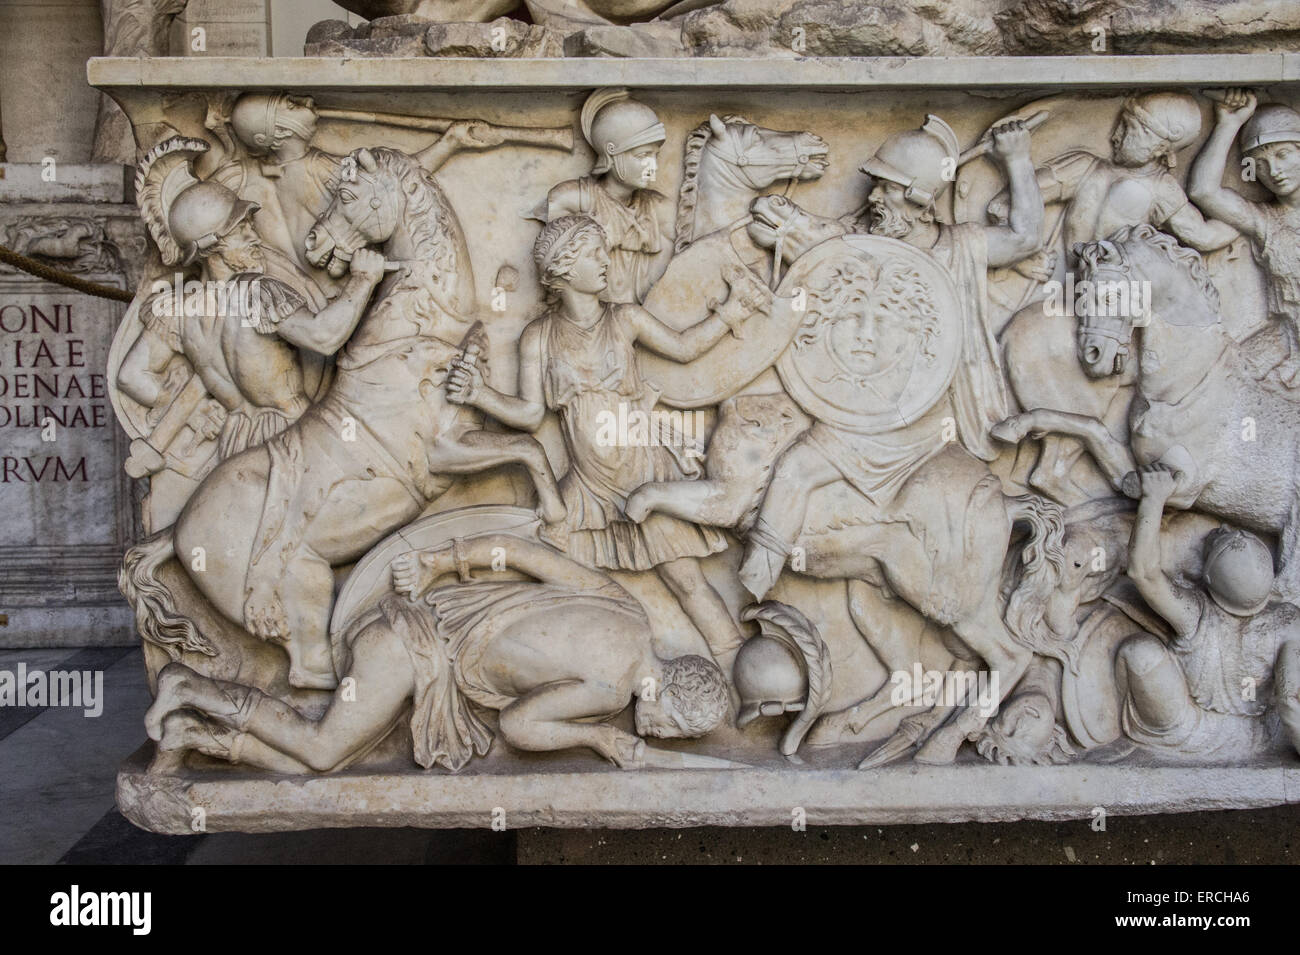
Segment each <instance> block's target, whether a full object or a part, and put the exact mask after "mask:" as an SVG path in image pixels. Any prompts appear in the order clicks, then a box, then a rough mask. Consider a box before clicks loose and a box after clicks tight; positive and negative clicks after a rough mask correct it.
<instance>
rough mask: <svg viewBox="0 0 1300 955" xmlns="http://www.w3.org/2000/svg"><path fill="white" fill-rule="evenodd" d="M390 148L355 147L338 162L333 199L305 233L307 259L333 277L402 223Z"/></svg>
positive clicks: (401, 200) (400, 187)
mask: <svg viewBox="0 0 1300 955" xmlns="http://www.w3.org/2000/svg"><path fill="white" fill-rule="evenodd" d="M390 152H392V150H381V149H374V150H371V149H357V150H354V151H353V152H352V153H350V154H349V155H347V156H344V157H343V158H342V159H341V160H340V161H339V171H338V184H337V186H336V187H335V189H334V197H333V198H332V199H331V200H330V204H329V205H328V206H327V207H326V209H325V211H324V212H322V213H321V214H320V215H319V216H318V217H317V218H316V222H315V223H314V224H313V225H312V228H311V231H310V232H308V233H307V240H306V250H307V261H308V262H310V263H311V264H312V265H314V266H316V267H317V268H322V269H325V270H327V271H328V272H329V274H330V275H332V276H333V277H335V278H338V277H339V276H341V275H342V274H343V273H344V272H346V271H347V267H348V263H349V262H350V261H351V260H352V255H353V253H355V252H356V251H357V249H360V248H362V247H364V246H367V245H380V244H382V243H384V242H387V241H388V240H389V239H390V238H392V235H393V233H394V232H395V231H397V227H398V224H399V223H400V222H401V218H402V215H401V213H402V210H403V208H404V206H405V201H404V200H405V197H406V189H405V188H404V187H403V183H402V177H401V175H400V173H399V171H398V169H397V168H396V166H395V164H393V163H392V162H388V161H385V160H386V159H388V157H387V156H386V155H385V154H386V153H390Z"/></svg>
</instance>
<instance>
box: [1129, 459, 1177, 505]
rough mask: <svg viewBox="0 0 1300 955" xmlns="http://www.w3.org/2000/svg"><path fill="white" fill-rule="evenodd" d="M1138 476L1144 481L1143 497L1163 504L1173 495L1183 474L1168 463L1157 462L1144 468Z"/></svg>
mask: <svg viewBox="0 0 1300 955" xmlns="http://www.w3.org/2000/svg"><path fill="white" fill-rule="evenodd" d="M1138 476H1139V477H1140V478H1141V481H1142V499H1143V500H1151V501H1158V502H1159V503H1161V504H1163V503H1164V502H1165V501H1167V500H1169V498H1170V497H1172V496H1173V493H1174V491H1175V490H1176V489H1177V487H1178V478H1179V477H1180V476H1181V475H1180V474H1179V473H1178V472H1177V471H1174V470H1173V469H1171V468H1170V467H1169V466H1168V465H1165V464H1159V463H1157V464H1152V465H1151V466H1150V467H1145V468H1142V469H1141V470H1140V471H1138Z"/></svg>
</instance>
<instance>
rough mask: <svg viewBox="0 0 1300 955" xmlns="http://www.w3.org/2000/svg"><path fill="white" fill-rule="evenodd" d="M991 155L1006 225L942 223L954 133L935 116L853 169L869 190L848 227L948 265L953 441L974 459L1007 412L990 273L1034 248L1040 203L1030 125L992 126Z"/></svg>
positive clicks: (990, 455)
mask: <svg viewBox="0 0 1300 955" xmlns="http://www.w3.org/2000/svg"><path fill="white" fill-rule="evenodd" d="M991 136H992V140H993V147H992V150H991V155H993V156H994V157H995V158H997V159H998V160H1000V161H1001V162H1002V163H1003V165H1004V166H1005V168H1006V172H1007V179H1008V182H1009V186H1010V190H1011V207H1012V208H1011V215H1010V217H1009V221H1008V222H1007V223H1006V224H1001V225H992V226H985V225H981V224H979V223H975V222H961V223H956V224H948V223H942V222H940V221H939V219H938V211H937V203H938V201H939V199H940V198H941V197H942V196H943V194H944V193H945V192H946V191H947V189H948V186H949V184H950V183H951V182H952V180H953V179H955V178H956V169H957V163H958V159H959V157H960V149H959V147H958V144H957V136H956V134H955V133H953V131H952V128H951V127H950V126H949V125H948V124H947V123H945V122H944V121H943V120H942V119H940V118H939V117H938V116H933V115H929V116H926V118H925V122H924V123H923V124H922V125H921V127H920V128H919V129H913V130H907V131H905V132H901V133H895V134H894V135H893V136H890V137H889V138H888V139H886V140H885V142H884V143H882V144H881V145H880V148H879V149H877V150H876V153H875V155H873V156H872V157H871V158H870V159H868V160H867V161H866V162H865V163H863V164H862V166H861V167H860V169H861V171H862V172H863V173H865V174H866V175H868V176H870V177H871V180H872V188H871V191H870V193H869V194H868V197H867V203H866V206H865V207H864V209H863V210H862V211H861V212H859V213H858V214H857V215H856V216H855V225H857V226H858V227H859V229H861V230H862V231H866V232H870V233H871V234H873V235H883V236H887V237H889V238H894V239H902V240H903V241H904V242H907V243H908V244H910V245H914V246H916V247H917V248H920V249H924V250H925V251H927V252H929V253H930V254H931V255H933V256H935V257H936V258H937V259H938V260H939V261H940V262H941V263H943V265H945V266H946V267H947V269H948V271H949V273H950V274H951V276H952V279H953V282H954V284H955V285H956V286H957V289H958V292H959V293H960V296H961V299H962V318H963V321H962V325H963V329H964V342H965V344H964V345H963V350H962V360H961V363H960V365H959V366H958V370H957V376H956V378H955V379H954V381H953V385H952V402H953V414H954V418H955V421H956V425H957V437H958V439H959V440H960V441H961V444H962V446H963V447H965V448H966V450H968V451H969V452H971V453H972V454H974V455H975V456H976V457H979V458H982V459H983V460H985V461H991V460H993V459H994V458H995V457H997V454H998V450H999V449H998V448H997V447H996V446H995V444H994V442H993V441H992V439H991V438H990V437H989V429H990V428H991V427H992V426H993V425H995V424H997V422H999V421H1001V420H1002V419H1003V418H1004V417H1006V415H1007V413H1008V411H1009V402H1008V396H1007V385H1006V379H1005V376H1004V373H1003V369H1002V360H1001V349H1000V348H999V346H998V343H997V340H996V338H995V330H994V329H993V328H992V327H991V326H990V323H989V317H988V292H987V287H988V270H989V269H990V268H997V267H999V266H1003V265H1010V264H1011V263H1013V262H1017V261H1019V260H1020V259H1023V258H1024V257H1025V256H1027V255H1029V254H1031V253H1032V252H1034V251H1035V250H1036V249H1037V248H1038V244H1039V232H1040V230H1041V228H1042V219H1043V203H1042V198H1041V196H1040V195H1039V192H1038V187H1037V184H1036V182H1035V180H1034V175H1033V166H1032V165H1031V164H1030V162H1029V131H1028V130H1027V129H1026V128H1025V125H1024V123H1022V122H1019V121H1012V122H1008V123H1003V124H1001V125H999V126H995V127H994V128H993V129H992V130H991Z"/></svg>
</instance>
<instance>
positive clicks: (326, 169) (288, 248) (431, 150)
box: [212, 93, 505, 292]
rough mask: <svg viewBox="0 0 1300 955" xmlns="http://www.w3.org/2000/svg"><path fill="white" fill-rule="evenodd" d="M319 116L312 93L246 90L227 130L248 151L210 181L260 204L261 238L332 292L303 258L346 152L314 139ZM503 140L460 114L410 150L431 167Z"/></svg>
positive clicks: (326, 280) (325, 278)
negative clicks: (424, 143) (425, 142)
mask: <svg viewBox="0 0 1300 955" xmlns="http://www.w3.org/2000/svg"><path fill="white" fill-rule="evenodd" d="M317 122H318V114H317V111H316V104H315V102H314V101H313V100H312V98H311V97H310V96H298V95H293V94H287V93H245V94H244V95H242V96H240V97H239V99H237V100H236V101H235V104H234V106H233V107H232V108H231V111H230V129H231V132H232V133H233V134H234V136H235V138H236V139H237V140H238V141H239V143H240V144H241V145H242V146H243V148H244V150H245V153H246V155H244V156H243V157H238V158H232V159H231V161H229V162H227V163H226V164H224V165H223V166H221V167H220V168H219V169H217V171H216V172H215V173H213V175H212V179H214V180H215V181H217V182H220V183H222V184H223V185H225V186H227V187H228V188H230V189H232V190H233V191H234V192H236V193H238V194H239V195H240V196H243V197H245V198H249V199H252V200H254V201H256V202H257V203H258V205H259V206H260V209H259V211H258V212H257V214H256V215H255V217H254V224H255V225H256V227H257V231H258V234H259V235H261V237H262V240H263V241H264V242H265V243H266V244H267V245H269V246H272V247H274V248H276V249H278V250H280V251H281V252H283V253H284V254H285V255H287V256H289V257H291V258H292V259H294V260H295V262H296V263H297V265H298V268H299V269H300V270H301V272H302V274H304V275H306V276H310V278H311V280H313V281H314V282H315V283H316V284H317V285H318V286H319V287H320V288H321V289H322V290H324V291H326V292H329V291H332V289H333V286H334V281H333V280H332V279H331V278H330V277H329V276H328V275H327V274H326V273H324V272H323V271H321V270H320V269H316V268H315V267H313V266H312V265H311V263H310V262H308V261H307V257H306V247H305V242H306V238H307V233H308V232H310V231H311V227H312V225H313V224H314V223H315V221H316V219H317V217H318V216H319V215H320V214H321V213H322V212H324V211H325V208H326V207H327V206H328V205H329V203H330V199H331V198H332V197H333V195H334V189H335V187H336V186H337V185H338V182H337V180H338V172H339V162H340V160H341V159H342V158H343V157H342V156H336V155H334V154H332V153H328V152H325V151H324V150H322V149H320V148H318V147H316V146H314V145H312V141H313V140H314V139H315V136H316V125H317ZM504 141H505V138H504V135H503V134H502V132H501V130H499V129H497V128H496V127H493V126H491V125H489V124H487V123H482V122H477V121H473V120H458V121H456V122H453V123H451V124H450V126H449V127H448V128H447V130H446V131H445V132H444V133H443V134H442V135H441V136H439V137H438V139H437V140H435V141H434V143H433V144H432V145H430V146H428V147H426V148H425V149H422V150H420V151H419V152H417V153H415V154H414V156H415V158H416V159H417V160H418V161H419V163H420V165H421V166H423V167H424V169H425V170H427V171H429V172H433V171H434V170H436V169H438V168H439V167H440V166H441V165H442V164H443V163H444V162H446V161H447V159H449V158H450V157H451V156H452V155H453V154H455V153H456V152H458V151H459V150H461V149H487V148H489V147H492V146H497V145H500V144H501V143H502V142H504Z"/></svg>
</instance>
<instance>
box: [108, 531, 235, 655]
mask: <svg viewBox="0 0 1300 955" xmlns="http://www.w3.org/2000/svg"><path fill="white" fill-rule="evenodd" d="M175 555H176V544H175V541H174V540H173V539H172V529H171V528H170V527H169V528H167V529H166V530H163V531H159V532H158V533H157V534H154V535H153V536H152V537H150V538H148V539H146V540H144V541H141V542H140V543H139V544H136V545H135V546H134V547H131V548H129V549H128V550H127V552H126V555H125V556H124V557H123V558H122V569H121V570H119V571H118V572H117V589H118V590H120V591H121V592H122V596H123V597H125V598H126V602H127V603H129V604H130V605H131V609H132V610H134V611H135V625H136V629H137V630H139V631H140V636H141V637H142V638H144V639H145V640H147V641H148V642H150V643H152V644H153V645H154V646H157V647H161V648H162V649H163V650H164V651H166V653H167V656H169V657H171V658H172V659H173V660H179V659H180V658H181V653H182V652H183V651H188V652H190V653H202V654H204V655H205V656H209V657H215V656H216V655H217V648H216V647H214V646H213V645H212V644H211V643H210V642H209V641H208V639H207V638H206V637H204V636H203V634H201V633H199V631H198V629H197V628H196V627H195V626H194V622H193V621H192V620H190V619H189V618H188V617H182V616H181V615H180V614H179V613H177V612H176V602H175V601H174V600H172V595H171V592H170V591H168V589H167V588H166V587H164V586H163V585H162V584H161V583H160V582H159V580H158V576H157V572H158V568H159V567H161V566H162V565H163V564H165V563H166V562H167V561H168V560H170V559H171V558H172V557H174V556H175Z"/></svg>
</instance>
